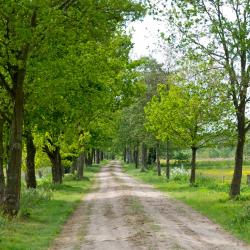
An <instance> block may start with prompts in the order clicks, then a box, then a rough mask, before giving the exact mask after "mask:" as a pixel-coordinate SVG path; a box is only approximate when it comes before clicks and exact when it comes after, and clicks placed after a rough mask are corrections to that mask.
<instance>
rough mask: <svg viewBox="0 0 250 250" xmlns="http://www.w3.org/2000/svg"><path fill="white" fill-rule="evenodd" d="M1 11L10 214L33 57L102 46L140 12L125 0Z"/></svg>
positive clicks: (6, 6)
mask: <svg viewBox="0 0 250 250" xmlns="http://www.w3.org/2000/svg"><path fill="white" fill-rule="evenodd" d="M0 9H1V11H0V17H1V18H0V45H1V49H0V86H1V88H3V89H4V90H5V91H7V92H8V95H9V97H10V100H11V104H12V106H13V108H12V112H11V113H12V119H11V137H10V153H9V164H8V169H7V185H6V192H5V194H6V195H5V204H4V210H5V213H6V214H9V215H11V216H14V215H16V214H17V212H18V210H19V206H20V187H21V160H22V134H23V118H24V94H25V93H24V92H25V89H27V81H26V80H27V78H26V76H27V71H29V74H30V75H29V77H30V78H31V79H35V80H37V78H36V73H37V72H38V71H39V70H40V68H39V67H38V68H36V70H35V71H32V70H30V67H32V63H33V62H34V60H33V59H36V58H39V57H40V58H39V59H41V55H44V57H45V55H48V54H50V52H51V50H50V49H51V48H53V51H54V52H55V53H54V55H56V56H57V59H58V58H62V57H63V56H62V54H65V53H66V54H67V55H69V53H67V52H68V51H67V48H72V46H74V45H75V48H76V47H77V46H76V43H77V45H80V46H81V45H82V44H88V43H91V42H95V44H102V43H105V42H107V41H109V38H110V36H109V34H112V35H114V33H115V32H116V31H117V30H118V29H120V27H121V25H122V24H123V23H124V22H126V21H128V20H130V19H134V18H135V19H136V18H138V17H140V16H141V15H142V13H143V11H144V8H143V7H142V5H141V4H140V3H134V2H132V1H129V0H127V1H120V0H113V1H109V2H108V3H107V2H106V1H87V2H86V1H80V2H78V3H77V4H76V1H68V0H65V1H63V2H61V1H60V2H59V1H47V0H45V1H24V0H23V1H18V2H17V1H13V0H11V1H8V2H2V3H0ZM83 17H84V18H83ZM82 31H84V32H82ZM80 35H81V36H80ZM48 52H49V53H48ZM61 53H62V54H61ZM57 62H58V61H57ZM45 63H48V61H46V62H45ZM58 65H59V64H57V66H58ZM59 68H60V67H59ZM60 69H61V70H62V68H60ZM78 70H79V68H78ZM34 72H35V73H34ZM32 73H33V75H31V74H32ZM43 73H45V72H43ZM42 84H44V82H43V83H42ZM33 91H34V92H35V91H36V89H33ZM50 139H51V138H50ZM50 142H52V143H53V144H54V142H53V141H52V140H50ZM49 144H50V143H49ZM51 146H52V147H53V148H54V149H53V152H52V151H50V153H55V152H56V155H57V157H56V158H57V159H58V160H57V161H58V162H60V159H59V158H60V157H59V154H58V152H59V151H60V150H59V149H58V147H59V145H51ZM46 149H49V146H48V145H47V147H46ZM54 151H55V152H54ZM46 152H47V150H46ZM50 156H52V154H50Z"/></svg>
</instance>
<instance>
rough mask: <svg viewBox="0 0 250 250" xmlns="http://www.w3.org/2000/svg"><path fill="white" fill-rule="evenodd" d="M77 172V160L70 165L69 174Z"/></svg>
mask: <svg viewBox="0 0 250 250" xmlns="http://www.w3.org/2000/svg"><path fill="white" fill-rule="evenodd" d="M76 170H77V159H75V160H74V161H73V162H72V164H71V171H70V172H71V174H74V173H75V171H76Z"/></svg>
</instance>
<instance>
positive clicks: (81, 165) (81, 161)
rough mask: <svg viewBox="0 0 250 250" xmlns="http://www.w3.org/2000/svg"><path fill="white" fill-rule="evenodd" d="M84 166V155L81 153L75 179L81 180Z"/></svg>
mask: <svg viewBox="0 0 250 250" xmlns="http://www.w3.org/2000/svg"><path fill="white" fill-rule="evenodd" d="M84 165H85V154H84V153H82V154H81V155H80V156H79V158H78V161H77V178H78V180H81V179H83V173H84Z"/></svg>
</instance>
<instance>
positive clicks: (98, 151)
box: [96, 149, 100, 164]
mask: <svg viewBox="0 0 250 250" xmlns="http://www.w3.org/2000/svg"><path fill="white" fill-rule="evenodd" d="M96 164H100V149H97V150H96Z"/></svg>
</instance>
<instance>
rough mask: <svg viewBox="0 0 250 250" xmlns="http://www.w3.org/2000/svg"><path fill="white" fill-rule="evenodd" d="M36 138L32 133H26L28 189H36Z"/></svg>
mask: <svg viewBox="0 0 250 250" xmlns="http://www.w3.org/2000/svg"><path fill="white" fill-rule="evenodd" d="M33 140H34V138H33V136H32V133H31V131H27V132H26V147H27V158H26V167H27V173H26V177H27V178H26V185H27V188H36V185H37V183H36V172H35V156H36V147H35V144H34V141H33Z"/></svg>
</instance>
